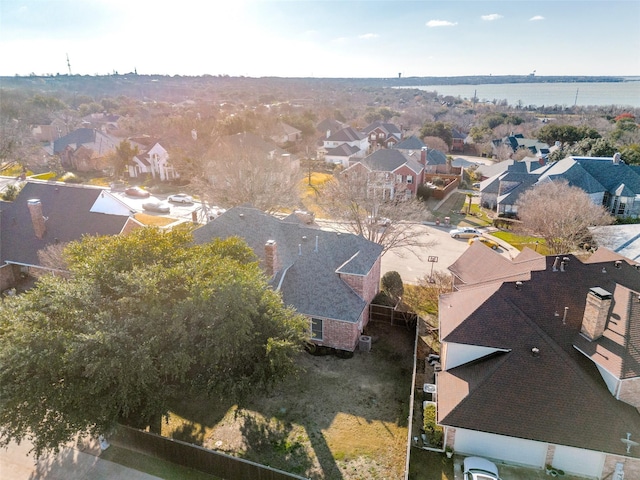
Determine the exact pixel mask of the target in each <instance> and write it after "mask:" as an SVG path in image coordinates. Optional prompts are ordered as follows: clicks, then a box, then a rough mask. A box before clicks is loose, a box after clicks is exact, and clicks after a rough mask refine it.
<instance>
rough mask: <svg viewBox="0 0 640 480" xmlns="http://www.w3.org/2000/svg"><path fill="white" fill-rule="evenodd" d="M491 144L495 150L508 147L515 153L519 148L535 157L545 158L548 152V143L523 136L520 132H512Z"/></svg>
mask: <svg viewBox="0 0 640 480" xmlns="http://www.w3.org/2000/svg"><path fill="white" fill-rule="evenodd" d="M492 144H493V149H494V151H497V150H498V149H499V148H501V147H508V148H509V149H510V151H511V152H513V153H516V152H517V151H519V150H528V152H529V153H531V154H533V155H535V156H536V157H541V158H545V159H546V158H547V156H548V155H549V153H550V152H549V145H547V144H546V143H544V142H540V141H538V140H536V139H531V138H524V135H523V134H521V133H516V134H512V135H509V136H507V137H504V138H501V139H498V140H493V141H492ZM496 153H497V152H496Z"/></svg>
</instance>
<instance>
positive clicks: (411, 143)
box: [393, 135, 426, 150]
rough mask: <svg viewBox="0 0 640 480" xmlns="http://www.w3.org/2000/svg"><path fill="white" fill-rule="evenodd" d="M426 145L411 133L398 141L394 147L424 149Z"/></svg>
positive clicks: (399, 148) (397, 148)
mask: <svg viewBox="0 0 640 480" xmlns="http://www.w3.org/2000/svg"><path fill="white" fill-rule="evenodd" d="M424 147H426V145H425V144H424V142H423V141H422V140H420V139H419V138H418V137H416V136H415V135H411V136H410V137H407V138H405V139H403V140H402V141H400V142H399V143H396V144H395V145H394V146H393V148H394V149H396V150H422V149H423V148H424Z"/></svg>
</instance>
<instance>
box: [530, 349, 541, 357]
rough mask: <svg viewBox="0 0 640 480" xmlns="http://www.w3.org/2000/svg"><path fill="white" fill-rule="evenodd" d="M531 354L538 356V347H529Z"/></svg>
mask: <svg viewBox="0 0 640 480" xmlns="http://www.w3.org/2000/svg"><path fill="white" fill-rule="evenodd" d="M531 355H533V356H534V357H539V356H540V349H539V348H538V347H533V348H532V349H531Z"/></svg>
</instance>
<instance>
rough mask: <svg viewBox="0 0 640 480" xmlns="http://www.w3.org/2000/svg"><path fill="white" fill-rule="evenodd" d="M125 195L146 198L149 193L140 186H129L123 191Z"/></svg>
mask: <svg viewBox="0 0 640 480" xmlns="http://www.w3.org/2000/svg"><path fill="white" fill-rule="evenodd" d="M124 193H125V195H129V196H130V197H140V198H148V197H149V196H150V195H151V194H150V193H149V192H147V191H146V190H143V189H142V188H140V187H129V188H127V189H126V190H125V191H124Z"/></svg>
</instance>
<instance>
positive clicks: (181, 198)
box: [167, 193, 193, 203]
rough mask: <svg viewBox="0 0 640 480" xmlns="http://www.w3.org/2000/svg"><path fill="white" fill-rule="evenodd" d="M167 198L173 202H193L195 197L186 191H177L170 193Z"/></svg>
mask: <svg viewBox="0 0 640 480" xmlns="http://www.w3.org/2000/svg"><path fill="white" fill-rule="evenodd" d="M167 200H168V201H170V202H173V203H193V197H192V196H191V195H187V194H186V193H176V194H175V195H169V196H168V197H167Z"/></svg>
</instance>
